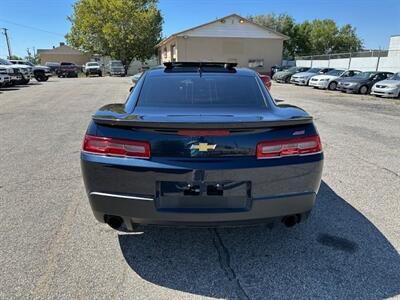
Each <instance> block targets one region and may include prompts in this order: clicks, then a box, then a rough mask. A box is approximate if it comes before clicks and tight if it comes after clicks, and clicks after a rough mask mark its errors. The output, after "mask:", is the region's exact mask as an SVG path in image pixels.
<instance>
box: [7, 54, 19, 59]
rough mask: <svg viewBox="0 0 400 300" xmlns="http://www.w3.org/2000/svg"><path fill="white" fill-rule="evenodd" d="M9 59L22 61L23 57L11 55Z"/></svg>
mask: <svg viewBox="0 0 400 300" xmlns="http://www.w3.org/2000/svg"><path fill="white" fill-rule="evenodd" d="M9 59H12V60H22V57H19V56H18V55H14V54H13V55H11V56H10V57H9Z"/></svg>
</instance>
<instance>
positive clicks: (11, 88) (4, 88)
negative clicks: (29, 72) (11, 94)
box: [0, 87, 19, 92]
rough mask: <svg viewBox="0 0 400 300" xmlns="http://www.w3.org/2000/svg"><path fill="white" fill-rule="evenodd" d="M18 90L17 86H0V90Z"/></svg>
mask: <svg viewBox="0 0 400 300" xmlns="http://www.w3.org/2000/svg"><path fill="white" fill-rule="evenodd" d="M18 90H19V88H17V87H3V88H0V91H4V92H5V91H18Z"/></svg>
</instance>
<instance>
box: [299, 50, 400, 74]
mask: <svg viewBox="0 0 400 300" xmlns="http://www.w3.org/2000/svg"><path fill="white" fill-rule="evenodd" d="M296 66H300V67H311V66H312V67H328V66H329V67H330V68H337V69H343V68H344V69H347V68H349V69H353V70H360V71H375V70H378V71H388V72H393V73H397V72H400V50H397V51H395V50H392V51H390V50H389V54H388V56H387V57H380V58H378V57H352V58H351V59H350V58H338V59H331V60H328V59H326V60H312V61H311V60H296Z"/></svg>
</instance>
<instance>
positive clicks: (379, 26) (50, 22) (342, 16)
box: [0, 0, 400, 57]
mask: <svg viewBox="0 0 400 300" xmlns="http://www.w3.org/2000/svg"><path fill="white" fill-rule="evenodd" d="M74 2H75V1H73V0H0V28H3V27H5V28H8V32H9V36H10V42H11V50H12V54H16V55H18V56H26V53H27V52H26V49H27V48H30V49H31V51H32V48H33V47H35V48H36V49H41V48H52V46H57V45H59V42H62V41H64V35H65V34H66V33H67V32H68V31H69V29H70V23H69V22H68V21H67V16H68V15H71V14H72V5H73V3H74ZM159 8H160V10H161V13H162V15H163V18H164V24H163V36H168V35H170V34H173V33H175V32H179V31H182V30H184V29H187V28H190V27H194V26H197V25H200V24H202V23H206V22H209V21H212V20H214V19H216V18H220V17H223V16H225V15H229V14H232V13H237V14H239V15H241V16H243V17H246V16H248V15H256V14H268V13H276V14H280V13H287V14H289V15H291V16H293V17H294V18H295V20H296V21H297V22H302V21H305V20H312V19H316V18H319V19H324V18H329V19H333V20H335V21H336V23H337V24H338V25H339V26H341V25H344V24H347V23H349V24H351V25H353V26H355V27H356V28H357V33H358V35H359V36H360V37H361V39H362V40H363V41H364V46H365V48H373V49H378V48H383V49H385V48H387V47H388V45H389V38H390V36H391V35H399V34H400V0H332V1H331V0H329V1H328V0H159ZM6 56H7V47H6V43H5V38H4V35H3V34H0V57H6Z"/></svg>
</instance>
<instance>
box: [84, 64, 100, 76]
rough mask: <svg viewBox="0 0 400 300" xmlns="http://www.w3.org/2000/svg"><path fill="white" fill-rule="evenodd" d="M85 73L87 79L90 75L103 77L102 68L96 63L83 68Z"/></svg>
mask: <svg viewBox="0 0 400 300" xmlns="http://www.w3.org/2000/svg"><path fill="white" fill-rule="evenodd" d="M83 73H85V74H86V77H88V76H90V75H98V76H99V77H101V76H102V75H103V74H102V72H101V66H100V64H99V63H98V62H96V61H90V62H87V63H86V64H85V65H84V66H83Z"/></svg>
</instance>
